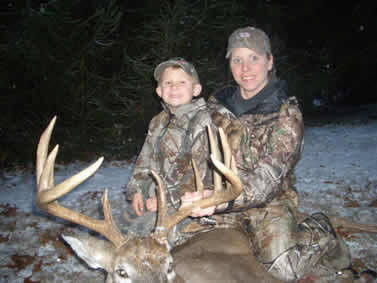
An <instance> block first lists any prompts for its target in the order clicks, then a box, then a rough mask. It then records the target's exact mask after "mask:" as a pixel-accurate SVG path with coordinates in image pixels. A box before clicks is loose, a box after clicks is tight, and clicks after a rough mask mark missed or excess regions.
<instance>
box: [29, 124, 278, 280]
mask: <svg viewBox="0 0 377 283" xmlns="http://www.w3.org/2000/svg"><path fill="white" fill-rule="evenodd" d="M55 121H56V117H55V118H54V119H53V120H52V121H51V122H50V124H49V126H48V127H47V129H46V130H45V131H44V133H43V134H42V136H41V138H40V141H39V144H38V149H37V164H36V178H37V187H38V191H37V197H36V202H37V206H38V207H39V208H40V209H41V210H44V211H46V212H48V213H50V214H52V215H54V216H57V217H60V218H63V219H65V220H68V221H70V222H73V223H76V224H79V225H82V226H84V227H87V228H89V229H91V230H93V231H96V232H98V233H99V234H101V235H103V236H104V237H105V238H106V239H107V240H109V241H106V240H102V239H99V238H96V237H92V236H87V237H85V238H78V237H71V236H64V235H63V236H62V237H63V239H64V240H65V241H66V242H67V243H68V244H69V245H70V246H71V247H72V249H73V250H74V251H75V252H76V254H77V255H78V256H79V257H80V258H81V259H83V260H84V261H85V262H86V263H87V264H88V265H89V266H90V267H92V268H94V269H96V268H101V269H104V270H106V271H107V279H106V282H108V283H110V282H111V283H115V282H127V283H129V282H133V283H134V282H227V283H230V282H279V281H277V280H276V279H274V278H273V277H272V276H271V275H270V274H268V273H267V272H266V271H265V270H264V269H263V268H262V266H260V265H259V264H258V263H257V262H256V260H255V258H254V257H253V256H252V255H251V253H250V251H249V241H248V239H247V237H246V236H245V235H244V234H243V233H241V232H240V231H238V230H236V229H218V230H214V231H211V232H207V233H203V234H199V235H198V236H195V237H194V238H192V239H190V240H189V241H188V242H187V243H185V244H183V245H182V246H179V247H177V248H174V249H171V248H170V246H169V243H168V241H167V236H168V231H169V230H170V229H172V228H173V227H174V226H175V225H176V224H177V223H179V222H180V221H182V220H183V219H185V218H186V217H188V216H189V215H190V214H191V211H192V209H193V208H194V207H197V206H199V207H202V208H206V207H209V206H213V205H218V204H221V203H224V202H228V201H231V200H233V199H235V198H236V197H237V196H238V195H239V194H240V193H241V190H242V185H241V181H240V179H239V177H238V174H237V170H236V166H235V164H234V163H235V162H234V161H233V159H232V158H231V156H230V150H229V146H227V141H226V138H224V137H225V135H224V134H223V132H222V131H221V130H220V136H221V140H222V145H223V152H224V160H225V163H226V164H227V165H224V164H223V163H221V162H220V161H219V160H218V159H217V157H218V156H219V150H218V148H217V149H216V148H215V143H214V142H213V137H212V135H210V136H211V150H212V152H214V153H213V154H212V155H211V160H212V162H213V164H214V166H215V167H216V169H217V170H218V171H219V172H221V174H223V175H224V176H225V178H226V180H227V186H226V189H223V188H222V187H221V185H222V184H221V176H220V175H219V174H215V181H214V183H215V185H214V192H213V193H212V195H211V196H209V197H208V198H205V199H201V200H200V201H198V202H196V203H193V204H192V205H189V206H187V207H181V208H180V209H179V210H178V211H177V212H176V213H174V214H173V215H168V213H167V200H166V196H165V193H164V188H163V184H162V182H161V180H160V178H159V176H157V175H156V174H155V173H154V172H152V174H153V176H154V178H155V179H156V182H157V184H158V192H157V197H158V207H159V209H158V216H157V225H156V228H155V232H154V233H152V234H151V235H149V236H148V237H141V236H134V237H129V236H127V235H125V234H122V233H121V232H120V231H119V229H118V228H117V226H116V225H115V222H114V220H113V217H112V212H111V207H110V204H109V202H108V198H107V190H105V192H104V195H103V197H102V206H103V213H104V220H98V219H93V218H91V217H88V216H86V215H83V214H80V213H78V212H75V211H72V210H70V209H68V208H66V207H63V206H61V205H60V204H59V203H58V201H57V200H58V199H59V198H60V197H61V196H63V195H65V194H66V193H68V192H70V191H71V190H73V189H74V188H75V187H76V186H78V185H79V184H80V183H82V182H83V181H85V180H86V179H87V178H89V177H90V176H91V175H92V174H94V173H95V172H96V170H97V169H98V168H99V167H100V165H101V163H102V161H103V158H102V157H101V158H99V159H98V160H97V161H96V162H95V163H93V164H92V165H91V166H89V167H88V168H86V169H84V170H83V171H81V172H79V173H78V174H76V175H74V176H72V177H70V178H69V179H67V180H66V181H64V182H62V183H60V184H58V185H56V186H55V185H54V163H55V158H56V155H57V152H58V146H55V148H54V149H53V150H52V152H51V153H50V154H49V155H48V145H49V141H50V137H51V133H52V130H53V127H54V124H55ZM215 156H217V157H215ZM193 167H194V172H195V176H197V175H198V174H197V170H196V166H195V164H193ZM196 181H197V187H198V190H202V189H203V185H202V184H201V181H200V178H198V177H197V178H196Z"/></svg>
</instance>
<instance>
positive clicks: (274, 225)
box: [182, 27, 350, 281]
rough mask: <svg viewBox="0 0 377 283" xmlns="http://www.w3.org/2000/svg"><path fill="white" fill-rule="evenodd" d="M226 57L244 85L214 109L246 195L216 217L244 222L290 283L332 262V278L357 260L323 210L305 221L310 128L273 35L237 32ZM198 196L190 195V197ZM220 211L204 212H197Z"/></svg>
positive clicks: (271, 265) (269, 263)
mask: <svg viewBox="0 0 377 283" xmlns="http://www.w3.org/2000/svg"><path fill="white" fill-rule="evenodd" d="M226 58H228V59H229V65H230V69H231V72H232V75H233V78H234V80H235V82H236V86H234V87H227V88H224V89H222V90H221V91H219V92H217V93H216V94H214V95H213V96H211V97H210V98H209V101H208V108H209V110H210V112H211V116H212V119H213V121H214V123H215V124H216V126H217V127H222V128H223V129H224V131H225V132H226V134H227V135H228V139H229V141H230V145H231V148H232V152H233V154H234V156H235V159H236V162H237V165H238V169H239V174H240V177H241V180H242V183H243V193H242V194H241V195H240V196H239V197H238V198H237V199H236V200H235V201H234V202H231V203H228V204H227V205H225V207H224V206H223V207H222V208H221V209H220V208H217V209H216V212H217V213H221V212H223V213H224V212H227V214H223V215H224V216H223V217H218V216H217V217H216V219H217V221H218V224H222V225H224V224H226V223H229V224H232V223H230V222H239V223H240V224H241V227H242V229H244V230H245V231H246V232H247V233H249V234H250V240H251V241H252V243H253V249H254V253H255V255H256V257H257V258H258V260H259V261H260V262H261V263H263V264H264V265H265V267H266V269H267V270H268V271H269V272H271V273H272V274H273V275H274V276H276V277H278V278H280V279H282V280H284V281H292V280H297V279H300V278H302V277H303V275H304V274H307V273H309V272H311V273H314V274H317V275H318V274H322V273H323V270H326V271H328V269H329V266H330V267H331V271H330V273H329V274H330V276H332V275H333V276H336V275H335V274H336V271H338V270H340V269H343V268H347V267H348V266H349V264H350V257H349V252H348V249H347V248H346V246H345V245H344V243H343V242H342V240H341V239H339V238H338V237H337V236H336V234H335V232H334V230H333V228H332V226H331V224H330V222H329V220H328V218H327V217H326V216H325V215H324V214H322V213H318V214H315V215H312V216H311V217H310V218H308V219H306V220H305V221H304V222H303V223H302V224H299V225H297V221H296V215H295V211H296V208H297V204H298V196H297V192H296V190H295V188H294V181H295V176H294V168H295V166H296V164H297V162H298V161H299V159H300V154H301V152H302V150H303V144H304V142H303V135H304V125H303V119H302V114H301V112H300V109H299V107H298V103H297V100H296V98H295V97H288V95H287V90H286V83H285V82H284V81H282V80H279V79H278V78H276V76H275V70H274V58H273V55H272V52H271V47H270V40H269V38H268V36H267V35H266V34H265V33H264V32H263V31H262V30H260V29H257V28H253V27H245V28H240V29H237V30H235V31H234V32H233V33H232V34H231V35H230V37H229V41H228V48H227V53H226ZM195 197H197V196H196V195H193V194H191V195H190V194H187V195H185V196H184V197H183V198H182V202H183V203H184V202H189V201H192V200H193V199H194V198H195ZM213 211H214V209H213V208H212V209H206V210H196V211H195V213H193V216H204V215H211V214H212V213H213ZM319 262H320V263H321V264H318V263H319ZM321 276H323V275H321ZM330 280H332V279H330Z"/></svg>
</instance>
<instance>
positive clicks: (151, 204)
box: [145, 197, 157, 212]
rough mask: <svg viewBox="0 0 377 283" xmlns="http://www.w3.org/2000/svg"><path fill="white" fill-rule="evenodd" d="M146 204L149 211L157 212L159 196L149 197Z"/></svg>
mask: <svg viewBox="0 0 377 283" xmlns="http://www.w3.org/2000/svg"><path fill="white" fill-rule="evenodd" d="M145 206H146V207H147V209H148V211H150V212H155V211H156V210H157V198H156V197H151V198H149V199H147V201H146V202H145Z"/></svg>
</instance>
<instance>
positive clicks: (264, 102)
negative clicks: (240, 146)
mask: <svg viewBox="0 0 377 283" xmlns="http://www.w3.org/2000/svg"><path fill="white" fill-rule="evenodd" d="M286 88H287V84H286V82H285V81H283V80H277V79H275V80H273V81H271V82H269V83H268V84H267V85H266V86H265V87H264V88H263V89H262V90H261V91H260V92H259V93H258V94H257V95H256V96H254V97H253V98H250V99H244V98H243V97H242V96H241V93H240V87H239V86H233V87H227V88H225V89H223V90H221V91H220V92H218V93H217V94H216V95H215V97H216V99H217V101H219V102H220V103H221V104H223V105H224V106H225V107H226V108H227V109H228V110H230V111H231V112H232V113H233V114H235V115H236V116H237V117H239V116H241V115H245V114H269V113H274V112H278V111H280V107H281V105H282V104H283V103H284V101H285V100H286V99H287V98H288V95H287V90H286Z"/></svg>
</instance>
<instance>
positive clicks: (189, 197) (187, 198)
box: [181, 190, 216, 217]
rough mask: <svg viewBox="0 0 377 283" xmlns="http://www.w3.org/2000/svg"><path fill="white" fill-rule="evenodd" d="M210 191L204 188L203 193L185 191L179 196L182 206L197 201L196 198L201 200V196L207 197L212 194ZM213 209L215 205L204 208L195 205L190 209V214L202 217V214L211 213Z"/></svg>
mask: <svg viewBox="0 0 377 283" xmlns="http://www.w3.org/2000/svg"><path fill="white" fill-rule="evenodd" d="M212 192H213V191H212V190H204V192H203V194H201V193H199V192H193V193H189V192H186V193H185V194H184V195H183V196H182V198H181V201H182V206H183V207H184V206H187V205H190V204H191V203H192V202H194V201H198V200H201V199H202V198H205V197H208V196H209V195H211V194H212ZM215 209H216V206H211V207H208V208H204V209H203V208H200V207H196V208H194V209H193V210H192V212H191V215H190V216H192V217H202V216H208V215H212V214H213V213H214V212H215Z"/></svg>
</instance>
